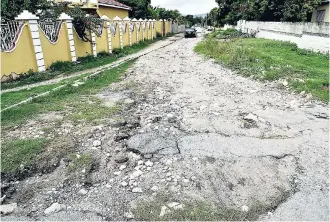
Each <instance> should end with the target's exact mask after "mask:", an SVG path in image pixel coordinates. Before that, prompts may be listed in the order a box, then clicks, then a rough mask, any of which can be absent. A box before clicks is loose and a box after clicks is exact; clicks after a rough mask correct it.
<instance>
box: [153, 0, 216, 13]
mask: <svg viewBox="0 0 330 222" xmlns="http://www.w3.org/2000/svg"><path fill="white" fill-rule="evenodd" d="M151 5H152V6H160V7H162V8H166V9H177V10H179V11H180V12H181V14H184V15H188V14H190V15H196V14H204V13H208V12H209V11H211V9H212V8H214V7H217V6H218V5H217V3H216V2H215V0H151Z"/></svg>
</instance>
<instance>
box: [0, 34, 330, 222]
mask: <svg viewBox="0 0 330 222" xmlns="http://www.w3.org/2000/svg"><path fill="white" fill-rule="evenodd" d="M198 41H201V38H195V39H180V40H178V41H176V42H174V43H173V44H171V45H169V46H166V47H164V48H162V49H159V50H157V51H154V52H151V53H150V54H147V55H145V56H143V57H141V58H139V59H138V60H137V61H136V63H135V64H134V65H133V66H132V67H131V68H130V69H129V70H128V71H127V73H126V77H125V78H124V79H123V80H122V81H121V82H119V83H116V84H113V85H111V87H109V88H106V89H104V90H103V91H102V92H101V93H100V94H98V97H99V98H101V100H102V101H104V104H106V105H107V106H112V105H114V104H116V103H118V102H119V103H120V104H121V105H122V107H123V108H122V110H121V112H119V113H118V114H116V115H115V116H112V117H111V118H107V119H104V120H103V121H102V122H101V123H102V124H100V125H97V126H90V127H89V128H87V129H84V130H82V129H81V128H80V129H77V126H72V125H68V123H62V125H61V126H60V127H62V129H64V128H65V132H77V131H79V132H80V133H79V136H78V137H79V139H78V140H77V141H78V142H77V143H76V145H75V147H76V150H77V151H79V154H77V158H78V159H79V158H81V156H82V155H84V154H91V155H92V156H93V161H94V163H93V165H92V167H90V168H88V169H85V168H83V169H79V172H78V173H77V174H78V176H77V177H76V179H75V180H73V179H72V177H71V178H68V176H67V174H66V173H65V172H66V170H67V168H68V164H67V163H66V161H65V160H63V159H62V160H60V162H59V166H58V167H57V168H56V169H54V171H53V172H51V173H48V174H39V175H37V176H32V177H30V178H27V179H25V180H23V181H20V182H19V183H16V185H15V187H16V190H17V191H16V193H15V194H13V197H12V201H9V202H15V201H16V202H17V204H18V206H17V208H16V209H15V211H14V212H13V213H11V214H9V215H7V216H5V217H3V218H2V219H3V220H36V219H37V220H66V221H68V220H164V219H179V220H183V219H190V220H194V219H195V220H243V219H248V220H289V221H292V220H313V221H322V220H324V221H328V220H329V204H328V195H329V175H328V169H329V159H328V158H329V155H328V144H329V135H328V133H329V125H328V107H327V106H326V105H324V104H321V103H320V102H317V101H312V100H310V99H308V98H306V97H303V96H301V95H297V94H294V93H292V92H289V90H287V89H284V88H283V86H282V85H281V84H279V83H260V82H257V81H255V80H252V79H248V78H244V77H241V76H239V75H238V74H235V73H233V72H232V71H230V70H228V69H226V68H224V67H223V66H221V65H220V64H216V63H215V62H214V61H212V60H207V59H206V60H205V59H203V58H202V57H201V56H200V55H197V54H196V53H195V52H194V51H193V48H194V46H195V45H196V44H197V42H198ZM156 44H159V43H156ZM52 115H55V116H56V115H58V114H52ZM48 119H54V118H48ZM36 121H38V120H36ZM39 121H45V120H44V119H43V120H39ZM23 127H24V126H23ZM87 171H88V172H87ZM87 173H88V174H87ZM27 191H31V193H33V194H31V195H30V197H29V198H27V197H26V196H27V195H28V194H30V192H27ZM32 191H33V192H32ZM22 193H23V194H22ZM22 197H25V198H22Z"/></svg>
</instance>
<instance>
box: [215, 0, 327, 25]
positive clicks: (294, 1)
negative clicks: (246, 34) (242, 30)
mask: <svg viewBox="0 0 330 222" xmlns="http://www.w3.org/2000/svg"><path fill="white" fill-rule="evenodd" d="M216 2H217V3H218V5H219V16H218V23H219V24H221V25H223V24H225V23H228V24H235V23H236V22H237V21H238V20H240V19H244V20H252V21H253V20H255V21H293V22H304V21H308V20H309V19H310V17H311V14H312V12H313V10H314V9H315V8H316V7H317V6H318V5H319V4H320V3H321V0H249V1H245V0H216Z"/></svg>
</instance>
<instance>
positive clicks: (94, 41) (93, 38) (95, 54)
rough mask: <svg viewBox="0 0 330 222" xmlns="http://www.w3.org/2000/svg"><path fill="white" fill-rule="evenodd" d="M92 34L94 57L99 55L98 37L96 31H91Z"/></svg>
mask: <svg viewBox="0 0 330 222" xmlns="http://www.w3.org/2000/svg"><path fill="white" fill-rule="evenodd" d="M91 35H92V49H93V55H94V57H96V56H97V52H96V37H95V33H94V32H93V31H91Z"/></svg>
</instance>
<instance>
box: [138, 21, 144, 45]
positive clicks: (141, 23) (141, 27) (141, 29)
mask: <svg viewBox="0 0 330 222" xmlns="http://www.w3.org/2000/svg"><path fill="white" fill-rule="evenodd" d="M139 23H140V31H141V32H142V40H144V31H143V23H144V21H143V19H141V18H140V19H139ZM139 38H140V35H139Z"/></svg>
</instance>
